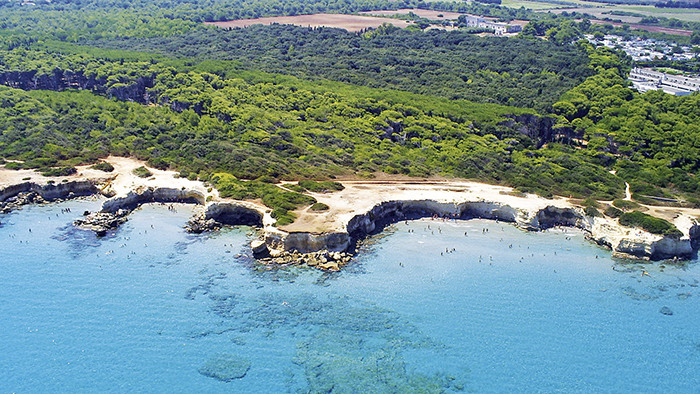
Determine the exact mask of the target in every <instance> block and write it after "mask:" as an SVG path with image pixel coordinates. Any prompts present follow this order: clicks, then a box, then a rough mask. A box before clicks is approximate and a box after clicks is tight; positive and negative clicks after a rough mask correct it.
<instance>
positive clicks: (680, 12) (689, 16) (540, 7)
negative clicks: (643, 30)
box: [502, 0, 700, 23]
mask: <svg viewBox="0 0 700 394" xmlns="http://www.w3.org/2000/svg"><path fill="white" fill-rule="evenodd" d="M566 2H567V3H572V4H576V6H571V7H567V6H565V5H562V4H556V3H547V2H546V1H529V0H503V4H502V5H503V6H505V7H510V8H520V7H525V8H529V9H531V10H533V11H542V12H549V11H551V12H553V13H557V14H558V13H561V12H564V11H566V12H580V13H587V14H591V15H593V16H595V17H597V18H601V19H602V18H605V17H607V18H611V19H619V20H620V21H622V22H626V23H638V22H639V21H640V19H641V18H640V17H635V16H620V15H610V11H625V12H633V13H636V14H640V15H647V16H656V17H664V18H676V19H680V20H684V21H689V22H700V10H698V9H692V8H657V7H654V6H651V5H631V4H629V5H628V4H610V3H599V2H595V1H585V0H566Z"/></svg>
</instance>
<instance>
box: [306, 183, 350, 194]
mask: <svg viewBox="0 0 700 394" xmlns="http://www.w3.org/2000/svg"><path fill="white" fill-rule="evenodd" d="M297 186H299V187H301V188H304V190H308V191H310V192H312V193H330V192H335V191H340V190H343V189H345V186H343V185H341V184H340V183H338V182H332V181H323V182H317V181H299V184H298V185H297ZM295 190H296V189H295Z"/></svg>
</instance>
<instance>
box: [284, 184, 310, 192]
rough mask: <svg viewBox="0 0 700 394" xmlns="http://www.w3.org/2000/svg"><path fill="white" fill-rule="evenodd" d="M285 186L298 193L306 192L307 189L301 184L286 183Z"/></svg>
mask: <svg viewBox="0 0 700 394" xmlns="http://www.w3.org/2000/svg"><path fill="white" fill-rule="evenodd" d="M284 187H286V188H287V189H289V190H294V191H295V192H297V193H304V192H305V191H306V189H305V188H304V187H302V186H299V185H292V184H290V185H284Z"/></svg>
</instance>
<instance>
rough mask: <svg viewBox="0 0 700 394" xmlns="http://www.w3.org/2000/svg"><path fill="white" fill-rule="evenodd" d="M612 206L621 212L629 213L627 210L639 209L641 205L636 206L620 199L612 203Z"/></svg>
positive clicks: (634, 203)
mask: <svg viewBox="0 0 700 394" xmlns="http://www.w3.org/2000/svg"><path fill="white" fill-rule="evenodd" d="M613 205H614V206H616V207H617V208H620V209H622V210H623V211H629V210H632V209H636V208H639V207H641V205H639V204H637V203H636V202H634V201H628V200H620V199H617V200H615V201H613Z"/></svg>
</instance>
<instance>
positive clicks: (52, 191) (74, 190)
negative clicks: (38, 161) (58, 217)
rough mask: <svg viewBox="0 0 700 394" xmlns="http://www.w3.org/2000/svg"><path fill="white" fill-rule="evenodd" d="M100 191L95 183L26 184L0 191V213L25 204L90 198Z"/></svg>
mask: <svg viewBox="0 0 700 394" xmlns="http://www.w3.org/2000/svg"><path fill="white" fill-rule="evenodd" d="M98 191H99V190H98V189H97V186H96V184H95V182H93V181H72V182H61V183H57V184H47V185H40V184H37V183H34V182H24V183H20V184H17V185H12V186H8V187H6V188H4V189H0V211H2V212H7V211H11V210H12V209H16V208H19V207H20V206H22V205H24V204H31V203H41V202H43V201H54V200H58V199H66V198H74V197H81V196H89V195H92V194H95V193H97V192H98Z"/></svg>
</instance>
